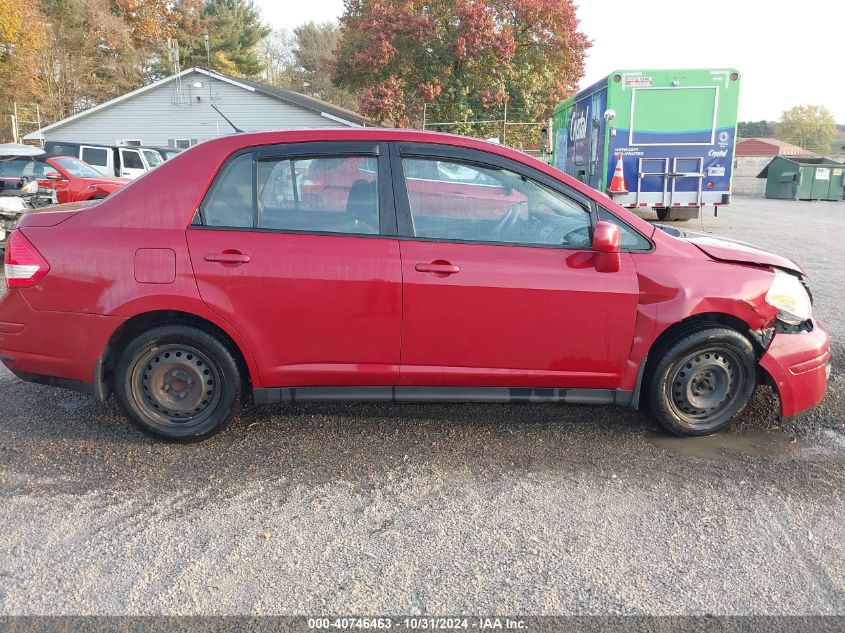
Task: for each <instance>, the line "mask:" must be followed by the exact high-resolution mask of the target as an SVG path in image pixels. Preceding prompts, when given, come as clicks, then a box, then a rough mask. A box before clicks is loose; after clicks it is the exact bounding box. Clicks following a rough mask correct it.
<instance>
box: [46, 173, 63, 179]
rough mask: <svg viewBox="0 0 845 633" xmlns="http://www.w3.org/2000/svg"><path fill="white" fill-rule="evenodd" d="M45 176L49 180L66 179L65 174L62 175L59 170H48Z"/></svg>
mask: <svg viewBox="0 0 845 633" xmlns="http://www.w3.org/2000/svg"><path fill="white" fill-rule="evenodd" d="M44 177H45V178H46V179H47V180H64V179H65V177H64V176H62V175H61V174H60V173H59V172H57V171H48V172H47V173H46V174H44Z"/></svg>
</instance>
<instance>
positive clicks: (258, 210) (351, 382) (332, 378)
mask: <svg viewBox="0 0 845 633" xmlns="http://www.w3.org/2000/svg"><path fill="white" fill-rule="evenodd" d="M378 151H379V146H378V145H376V144H370V143H368V144H367V145H366V146H362V145H361V144H354V145H353V144H343V143H332V144H328V145H327V144H311V145H306V146H303V145H298V146H280V147H278V148H269V149H261V150H256V151H255V152H245V153H242V154H240V155H237V156H234V157H233V158H230V159H229V161H228V162H227V164H226V165H224V167H223V168H222V169H221V172H220V174H218V176H217V178H216V180H215V182H214V183H213V185H212V187H211V189H210V190H209V193H208V194H207V195H206V198H205V200H204V202H203V204H202V206H201V209H200V213H199V214H198V215H199V216H200V217H198V219H197V222H200V221H201V222H202V225H196V224H195V225H194V226H192V227H191V228H190V229H189V230H188V232H187V234H188V244H189V248H190V254H191V261H192V263H193V267H194V273H195V275H196V279H197V284H198V286H199V291H200V294H201V295H202V298H203V300H204V301H205V302H206V304H208V305H209V306H210V307H211V308H212V309H213V310H215V311H216V312H217V313H218V314H220V315H221V316H222V317H223V318H225V319H226V320H227V321H228V322H229V323H231V324H232V325H233V326H234V327H235V328H236V329H237V330H238V331H239V332H240V333H241V335H243V336H244V338H245V339H246V340H247V342H248V344H249V345H250V348H251V350H252V352H253V354H254V355H255V358H256V361H257V364H258V366H259V372H260V375H261V382H262V383H263V386H265V387H283V386H328V385H333V386H355V385H393V384H395V382H396V379H397V376H398V367H399V351H400V335H401V316H402V315H401V301H402V285H401V267H400V256H399V245H398V241H397V239H396V238H395V236H394V237H382V236H381V235H380V233H386V232H391V231H390V230H389V225H390V223H391V221H392V223H393V225H394V226H395V215H394V213H393V208H392V207H393V205H392V198H391V197H390V196H389V195H388V194H387V192H389V191H390V190H389V188H382V190H381V191H380V190H379V186H378V183H379V180H380V178H381V176H380V174H383V173H384V170H385V169H386V164H387V163H386V160H387V159H386V157H384V158H382V159H381V160H380V159H379V156H378ZM362 160H363V161H365V162H366V163H367V164H368V166H369V167H371V169H369V170H368V171H366V172H363V176H362V177H361V178H360V179H358V180H356V181H355V182H353V183H352V184H351V186H350V188H349V191H348V195H347V196H346V197H345V199H343V200H342V201H341V200H338V199H337V197H336V196H332V197H328V198H323V197H321V196H320V191H315V190H313V188H312V189H311V190H310V191H307V192H306V191H304V190H303V180H304V174H305V173H307V172H308V171H309V170H310V171H311V172H313V171H314V170H315V169H318V168H319V167H320V163H321V162H326V163H331V164H332V165H334V166H337V163H338V162H339V161H340V162H343V161H352V162H357V163H358V164H360V163H361V162H362ZM305 189H308V187H307V186H306V187H305ZM380 212H381V213H380ZM380 216H381V217H380ZM385 223H387V224H385ZM386 227H387V228H386Z"/></svg>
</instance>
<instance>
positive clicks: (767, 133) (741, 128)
mask: <svg viewBox="0 0 845 633" xmlns="http://www.w3.org/2000/svg"><path fill="white" fill-rule="evenodd" d="M736 132H737V136H739V137H741V138H768V137H771V136H774V133H775V122H774V121H765V120H764V121H740V122H739V123H737V124H736Z"/></svg>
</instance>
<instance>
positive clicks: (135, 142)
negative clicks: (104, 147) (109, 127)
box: [117, 138, 144, 147]
mask: <svg viewBox="0 0 845 633" xmlns="http://www.w3.org/2000/svg"><path fill="white" fill-rule="evenodd" d="M117 144H118V145H129V146H132V147H138V146H139V145H143V144H144V143H143V142H142V141H141V139H139V138H125V139H123V140H122V141H118V142H117Z"/></svg>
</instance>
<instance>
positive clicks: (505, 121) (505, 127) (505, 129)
mask: <svg viewBox="0 0 845 633" xmlns="http://www.w3.org/2000/svg"><path fill="white" fill-rule="evenodd" d="M507 133H508V98H507V95H505V118H504V119H502V145H505V144H506V143H507V141H506V139H505V137H506V136H507Z"/></svg>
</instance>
